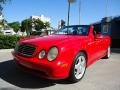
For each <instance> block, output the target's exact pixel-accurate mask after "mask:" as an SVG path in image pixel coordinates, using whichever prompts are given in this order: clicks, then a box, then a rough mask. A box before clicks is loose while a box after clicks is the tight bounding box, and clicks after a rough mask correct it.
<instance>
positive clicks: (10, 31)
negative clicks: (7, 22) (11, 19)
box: [1, 28, 16, 35]
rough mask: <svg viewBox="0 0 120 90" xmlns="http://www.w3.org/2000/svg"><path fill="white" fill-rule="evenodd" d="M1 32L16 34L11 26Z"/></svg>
mask: <svg viewBox="0 0 120 90" xmlns="http://www.w3.org/2000/svg"><path fill="white" fill-rule="evenodd" d="M1 32H2V33H3V34H4V35H15V34H16V33H15V32H14V30H13V29H12V28H10V29H6V30H1Z"/></svg>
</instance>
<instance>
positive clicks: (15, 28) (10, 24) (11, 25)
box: [8, 22, 20, 32]
mask: <svg viewBox="0 0 120 90" xmlns="http://www.w3.org/2000/svg"><path fill="white" fill-rule="evenodd" d="M8 25H9V26H10V27H11V28H13V30H14V31H15V32H18V30H19V29H20V23H19V22H12V23H9V24H8Z"/></svg>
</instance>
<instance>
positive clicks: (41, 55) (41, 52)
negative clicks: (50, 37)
mask: <svg viewBox="0 0 120 90" xmlns="http://www.w3.org/2000/svg"><path fill="white" fill-rule="evenodd" d="M44 56H45V50H42V51H40V53H39V55H38V57H39V59H42V58H44Z"/></svg>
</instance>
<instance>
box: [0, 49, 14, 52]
mask: <svg viewBox="0 0 120 90" xmlns="http://www.w3.org/2000/svg"><path fill="white" fill-rule="evenodd" d="M13 50H14V49H0V52H11V51H13Z"/></svg>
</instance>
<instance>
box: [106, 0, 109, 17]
mask: <svg viewBox="0 0 120 90" xmlns="http://www.w3.org/2000/svg"><path fill="white" fill-rule="evenodd" d="M108 4H109V0H106V10H105V16H106V17H108Z"/></svg>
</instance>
